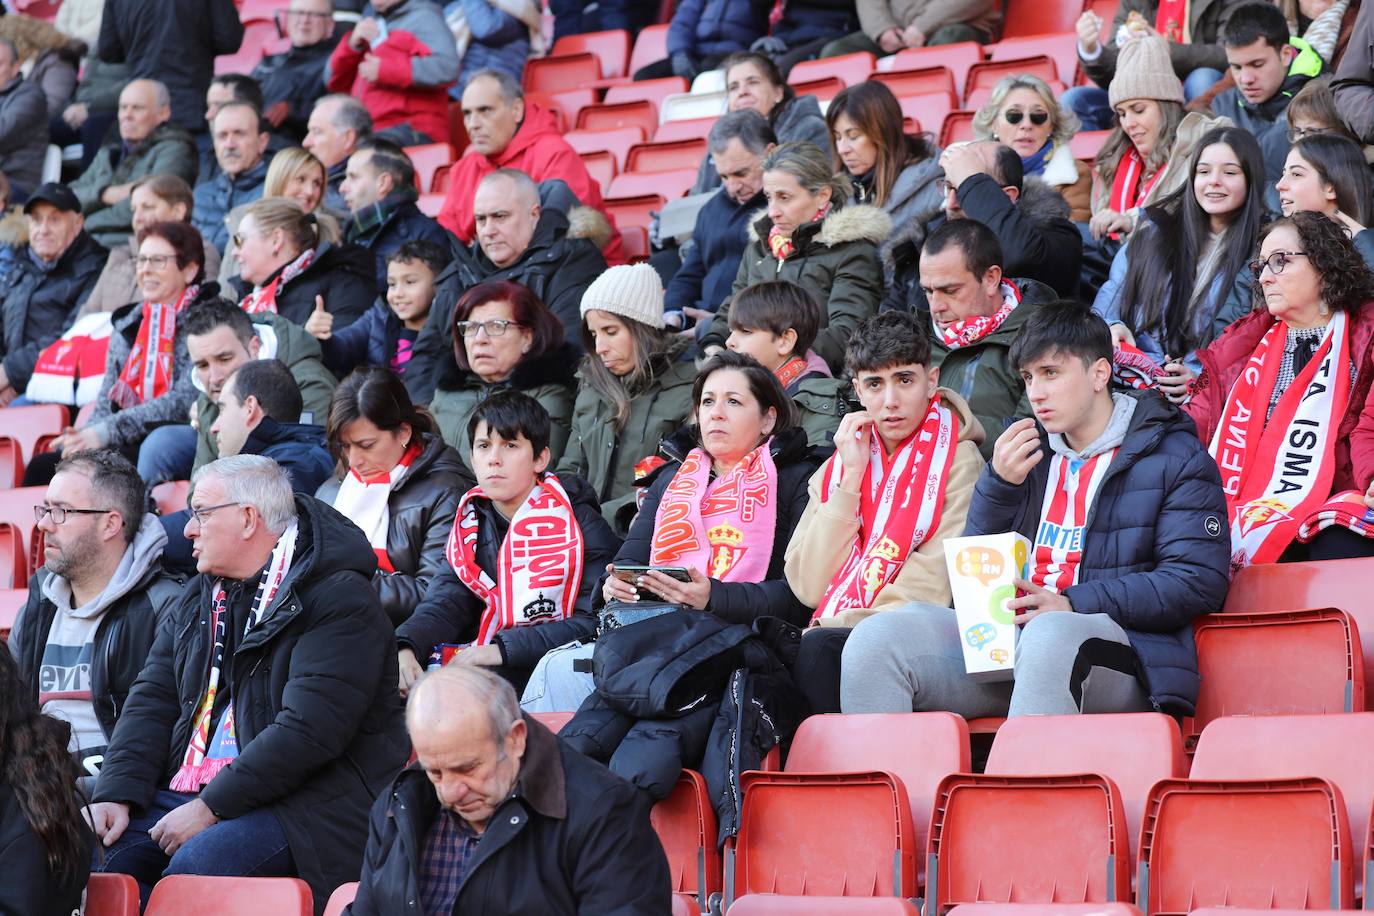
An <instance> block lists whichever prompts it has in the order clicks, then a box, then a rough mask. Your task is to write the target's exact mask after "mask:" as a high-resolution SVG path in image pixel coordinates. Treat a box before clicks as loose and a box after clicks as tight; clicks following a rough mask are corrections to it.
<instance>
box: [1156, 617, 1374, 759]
mask: <svg viewBox="0 0 1374 916" xmlns="http://www.w3.org/2000/svg"><path fill="white" fill-rule="evenodd" d="M1193 634H1194V639H1195V640H1196V642H1197V658H1198V670H1199V671H1200V672H1201V674H1202V687H1201V690H1200V692H1199V694H1198V701H1197V713H1196V715H1195V716H1194V717H1193V718H1192V719H1184V721H1183V735H1184V739H1185V741H1187V742H1189V745H1190V746H1191V743H1192V741H1194V740H1195V736H1197V735H1198V734H1200V733H1201V732H1202V730H1203V729H1204V728H1205V727H1206V726H1207V723H1209V722H1211V721H1212V720H1213V719H1219V718H1221V717H1222V716H1285V715H1299V714H1303V713H1317V714H1326V713H1340V712H1360V711H1362V710H1363V709H1364V661H1363V658H1362V657H1361V655H1360V650H1359V636H1358V635H1357V632H1356V628H1355V623H1354V621H1353V620H1351V619H1350V616H1349V615H1348V614H1346V613H1345V612H1344V611H1338V610H1336V609H1335V608H1326V609H1323V610H1309V611H1292V612H1286V611H1277V612H1273V613H1269V614H1210V615H1208V616H1205V617H1199V618H1198V619H1197V620H1196V621H1195V622H1194V624H1193Z"/></svg>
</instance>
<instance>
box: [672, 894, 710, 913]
mask: <svg viewBox="0 0 1374 916" xmlns="http://www.w3.org/2000/svg"><path fill="white" fill-rule="evenodd" d="M703 912H705V911H704V910H702V909H701V907H699V906H698V905H697V903H696V898H694V897H688V896H686V895H685V894H674V895H673V916H701V913H703Z"/></svg>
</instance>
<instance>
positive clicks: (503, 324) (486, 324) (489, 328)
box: [454, 318, 521, 337]
mask: <svg viewBox="0 0 1374 916" xmlns="http://www.w3.org/2000/svg"><path fill="white" fill-rule="evenodd" d="M520 326H521V325H520V322H518V321H509V320H507V319H505V318H492V319H491V320H490V321H460V322H458V323H457V324H455V325H454V327H455V328H457V330H458V333H459V335H460V336H462V337H476V336H477V332H478V331H486V332H487V336H488V337H500V336H501V335H503V334H505V333H506V329H507V328H512V327H515V328H518V327H520Z"/></svg>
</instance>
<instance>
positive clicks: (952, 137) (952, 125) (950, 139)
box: [940, 111, 976, 146]
mask: <svg viewBox="0 0 1374 916" xmlns="http://www.w3.org/2000/svg"><path fill="white" fill-rule="evenodd" d="M974 114H976V112H972V111H951V112H950V113H949V114H948V115H946V116H945V123H944V124H943V125H941V127H940V145H941V146H949V145H950V144H951V143H959V142H962V141H964V140H972V139H973V116H974Z"/></svg>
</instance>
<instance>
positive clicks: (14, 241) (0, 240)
mask: <svg viewBox="0 0 1374 916" xmlns="http://www.w3.org/2000/svg"><path fill="white" fill-rule="evenodd" d="M28 243H29V221H28V218H27V217H25V216H24V211H23V210H21V209H19V208H18V207H15V208H14V209H12V210H7V211H6V212H5V214H4V216H3V217H0V244H3V245H15V246H19V247H22V246H24V245H27V244H28Z"/></svg>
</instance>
